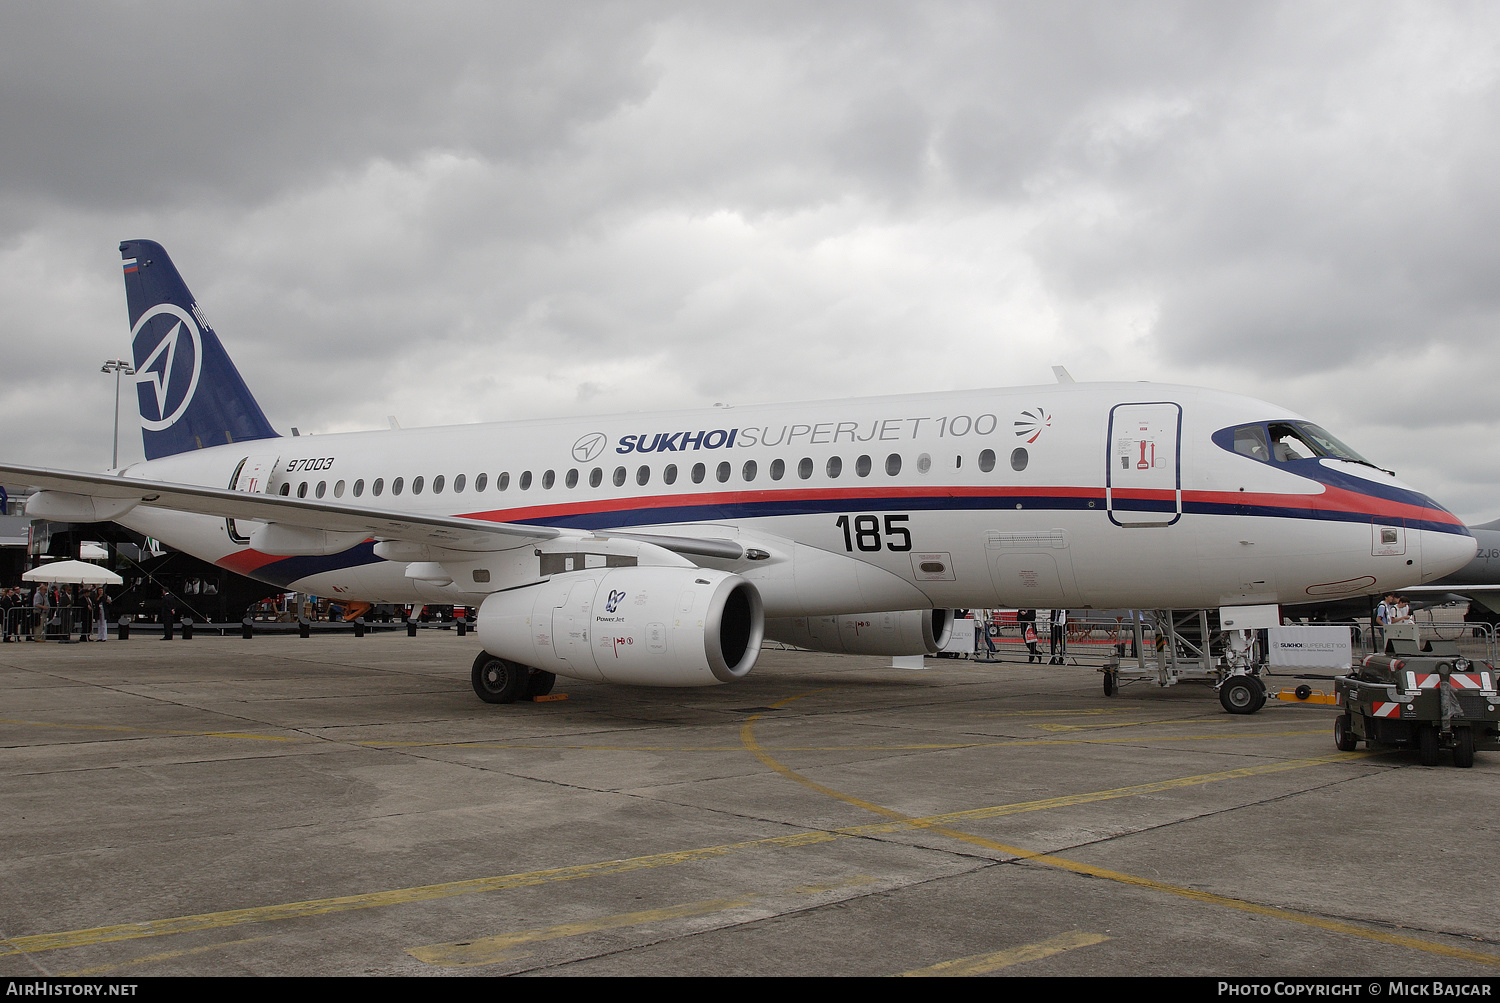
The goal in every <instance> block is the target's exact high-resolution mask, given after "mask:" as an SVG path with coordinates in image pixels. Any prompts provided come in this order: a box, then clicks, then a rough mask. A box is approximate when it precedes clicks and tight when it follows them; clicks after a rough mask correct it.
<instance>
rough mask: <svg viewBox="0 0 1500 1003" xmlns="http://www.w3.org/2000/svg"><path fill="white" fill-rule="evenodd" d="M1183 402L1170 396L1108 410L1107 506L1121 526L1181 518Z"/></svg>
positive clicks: (1165, 522)
mask: <svg viewBox="0 0 1500 1003" xmlns="http://www.w3.org/2000/svg"><path fill="white" fill-rule="evenodd" d="M1181 444H1182V407H1181V406H1180V405H1177V404H1173V403H1170V402H1166V401H1158V402H1153V403H1150V404H1116V405H1115V406H1114V407H1112V408H1110V411H1109V434H1108V446H1107V448H1108V451H1109V453H1108V456H1107V457H1106V461H1107V465H1106V473H1105V475H1104V507H1105V509H1106V511H1108V513H1109V518H1110V521H1111V522H1113V523H1114V524H1115V525H1116V526H1126V527H1139V526H1170V525H1172V524H1173V523H1175V522H1176V521H1177V520H1178V519H1181V518H1182V460H1181V453H1180V447H1181Z"/></svg>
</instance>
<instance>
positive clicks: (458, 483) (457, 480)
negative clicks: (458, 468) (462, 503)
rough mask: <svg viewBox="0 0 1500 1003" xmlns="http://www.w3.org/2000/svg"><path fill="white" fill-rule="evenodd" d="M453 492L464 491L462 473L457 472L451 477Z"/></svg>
mask: <svg viewBox="0 0 1500 1003" xmlns="http://www.w3.org/2000/svg"><path fill="white" fill-rule="evenodd" d="M453 493H454V494H456V495H461V494H463V493H464V475H463V474H458V475H456V476H454V478H453Z"/></svg>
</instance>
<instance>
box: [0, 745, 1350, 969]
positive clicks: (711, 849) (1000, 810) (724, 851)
mask: <svg viewBox="0 0 1500 1003" xmlns="http://www.w3.org/2000/svg"><path fill="white" fill-rule="evenodd" d="M747 723H748V722H747ZM752 740H753V735H752ZM762 754H763V755H766V756H767V759H769V758H770V757H769V754H767V753H765V752H764V750H762ZM1363 755H1366V754H1364V753H1335V754H1333V755H1332V756H1327V757H1320V758H1318V759H1303V760H1293V761H1290V762H1286V763H1274V764H1267V765H1264V766H1259V767H1245V768H1243V769H1239V770H1228V771H1224V772H1222V773H1215V774H1202V775H1200V776H1196V777H1179V778H1176V779H1173V780H1163V781H1159V782H1157V783H1156V784H1138V785H1135V786H1134V787H1122V788H1117V789H1115V790H1112V791H1099V792H1095V793H1093V794H1092V795H1090V794H1076V795H1068V796H1065V797H1060V798H1045V799H1041V800H1035V801H1023V802H1018V803H1015V804H1006V805H995V806H992V807H988V808H974V809H969V810H966V811H960V812H950V813H947V814H942V815H933V816H930V817H925V818H912V817H908V816H905V815H902V814H901V813H900V812H896V811H891V810H890V809H882V808H880V807H879V806H878V805H873V804H870V803H869V802H864V801H860V800H859V799H852V800H850V799H848V798H847V797H846V796H844V795H841V794H839V792H837V791H833V790H832V789H831V788H827V787H823V786H821V785H814V789H815V790H819V791H820V792H823V793H826V794H828V795H830V796H834V797H838V798H840V800H849V801H850V803H852V804H856V805H858V806H859V807H865V806H866V805H869V808H868V809H867V810H871V811H874V812H875V813H876V814H879V815H882V816H883V817H884V818H885V819H886V821H883V822H873V823H867V824H865V825H854V826H845V827H843V828H839V829H818V830H809V831H804V832H797V833H791V834H788V835H785V836H768V837H765V838H763V839H748V840H743V841H741V842H736V843H723V844H720V845H718V846H704V847H697V848H694V849H688V850H673V851H668V852H666V853H653V854H645V855H643V856H639V857H628V858H625V859H620V860H602V861H596V862H593V863H588V864H575V865H572V866H567V867H554V868H547V869H543V870H536V871H523V872H519V873H515V874H501V875H496V876H493V877H485V878H470V879H466V880H460V881H447V882H441V883H438V884H430V885H418V886H414V887H409V888H396V889H389V890H385V891H375V892H366V893H363V894H356V895H340V896H333V897H330V898H321V899H309V900H306V901H302V902H284V903H277V904H274V905H265V906H252V907H249V908H244V909H226V910H221V911H217V912H207V913H196V914H193V915H189V916H174V917H170V918H167V919H157V920H144V921H142V922H139V923H118V924H114V925H111V926H100V927H91V928H88V929H82V930H65V931H61V932H57V933H40V934H33V935H30V936H25V937H12V938H10V940H9V945H10V947H11V948H12V949H10V950H0V957H5V956H9V955H15V954H21V953H30V954H34V953H39V952H42V951H55V950H60V949H63V948H72V947H84V946H87V945H90V944H103V943H110V942H114V941H120V940H133V939H137V938H141V937H162V936H170V935H174V934H180V933H190V932H192V931H195V930H215V929H222V928H224V927H231V926H240V925H244V924H248V923H273V922H279V921H283V920H292V919H302V918H305V917H309V916H323V915H328V914H330V913H339V912H348V911H351V910H356V909H378V908H384V907H386V906H394V905H406V904H410V903H415V902H429V901H434V900H437V899H445V898H454V897H457V896H461V895H474V894H480V893H484V892H494V891H503V890H506V889H510V888H523V887H530V886H535V885H543V884H550V883H552V882H557V881H573V880H578V879H580V878H592V877H603V876H606V875H612V874H624V873H628V872H630V871H637V870H645V869H650V868H656V867H670V866H675V865H677V864H685V863H693V862H696V861H702V860H710V859H713V858H714V857H720V856H725V855H728V854H731V853H740V852H743V851H747V850H755V849H761V848H767V849H786V848H792V847H799V846H813V845H816V844H820V843H829V842H833V841H835V840H839V839H851V838H861V837H868V836H879V835H887V834H890V833H895V832H902V831H907V830H912V829H933V830H935V831H939V832H945V833H947V834H952V835H954V837H955V838H962V839H966V840H967V841H969V842H974V841H975V840H977V839H979V837H971V836H967V834H958V833H957V830H946V829H945V828H944V826H945V825H946V824H947V823H949V822H954V821H967V820H972V819H978V818H986V817H991V818H997V817H1000V816H1002V815H1008V814H1016V813H1019V812H1028V811H1043V810H1046V809H1048V808H1055V807H1062V806H1064V805H1071V804H1086V803H1089V802H1090V801H1100V800H1109V799H1113V798H1124V797H1131V796H1134V795H1136V794H1144V793H1150V792H1151V791H1155V790H1170V789H1173V788H1174V787H1188V786H1195V785H1197V784H1201V783H1210V782H1213V781H1214V780H1220V779H1230V778H1234V777H1240V776H1249V775H1254V774H1255V773H1262V772H1279V771H1282V770H1291V769H1299V768H1301V767H1307V766H1316V765H1320V764H1322V763H1324V762H1336V761H1339V760H1341V759H1357V758H1361V756H1363ZM773 761H774V760H773ZM787 772H788V773H791V774H792V776H794V777H796V778H798V782H799V783H811V782H810V781H807V780H806V778H803V777H802V776H801V774H796V773H794V772H793V771H790V770H788V771H787ZM982 845H988V846H990V847H991V848H995V847H999V844H991V843H989V842H988V841H985V843H984V844H982ZM999 848H1000V849H1001V850H1002V852H1004V853H1006V854H1008V855H1013V856H1032V854H1030V853H1029V851H1025V850H1019V849H1016V848H1014V847H999Z"/></svg>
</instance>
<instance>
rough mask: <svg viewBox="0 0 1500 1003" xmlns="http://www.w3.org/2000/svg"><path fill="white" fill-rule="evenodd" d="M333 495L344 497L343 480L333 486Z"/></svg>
mask: <svg viewBox="0 0 1500 1003" xmlns="http://www.w3.org/2000/svg"><path fill="white" fill-rule="evenodd" d="M333 496H334V497H335V498H342V497H344V482H343V481H339V482H338V483H337V484H335V485H334V486H333Z"/></svg>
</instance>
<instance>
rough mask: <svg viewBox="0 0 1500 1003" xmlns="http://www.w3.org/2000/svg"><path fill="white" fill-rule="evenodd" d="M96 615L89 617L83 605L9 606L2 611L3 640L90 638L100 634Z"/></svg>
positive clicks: (87, 610)
mask: <svg viewBox="0 0 1500 1003" xmlns="http://www.w3.org/2000/svg"><path fill="white" fill-rule="evenodd" d="M97 616H98V612H97V611H93V612H92V614H91V611H90V610H89V609H88V607H86V606H41V607H37V606H12V607H11V608H10V609H8V610H6V611H5V618H4V637H5V639H6V640H8V641H20V640H24V639H26V638H28V637H29V638H31V639H32V640H44V641H66V640H71V639H72V638H73V637H74V636H75V635H78V636H87V637H89V638H93V637H95V636H96V635H97V634H98V632H99V624H98V621H97V620H96V619H94V617H97Z"/></svg>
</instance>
